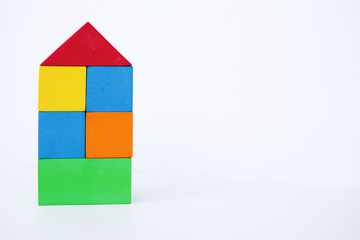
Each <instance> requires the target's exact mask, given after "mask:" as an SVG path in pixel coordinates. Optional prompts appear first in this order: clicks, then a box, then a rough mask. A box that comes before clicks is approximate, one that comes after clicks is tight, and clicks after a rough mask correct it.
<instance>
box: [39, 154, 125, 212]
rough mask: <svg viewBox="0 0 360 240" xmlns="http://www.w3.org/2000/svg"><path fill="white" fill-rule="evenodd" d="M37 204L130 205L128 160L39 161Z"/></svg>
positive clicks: (70, 159)
mask: <svg viewBox="0 0 360 240" xmlns="http://www.w3.org/2000/svg"><path fill="white" fill-rule="evenodd" d="M38 167H39V205H71V204H120V203H131V158H68V159H39V164H38Z"/></svg>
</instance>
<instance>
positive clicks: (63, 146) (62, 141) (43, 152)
mask: <svg viewBox="0 0 360 240" xmlns="http://www.w3.org/2000/svg"><path fill="white" fill-rule="evenodd" d="M84 157H85V112H39V158H84Z"/></svg>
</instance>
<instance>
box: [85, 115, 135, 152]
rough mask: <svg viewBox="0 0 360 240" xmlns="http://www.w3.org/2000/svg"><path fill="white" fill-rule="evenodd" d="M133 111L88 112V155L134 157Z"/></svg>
mask: <svg viewBox="0 0 360 240" xmlns="http://www.w3.org/2000/svg"><path fill="white" fill-rule="evenodd" d="M132 128H133V113H132V112H87V113H86V157H87V158H122V157H132V132H133V131H132Z"/></svg>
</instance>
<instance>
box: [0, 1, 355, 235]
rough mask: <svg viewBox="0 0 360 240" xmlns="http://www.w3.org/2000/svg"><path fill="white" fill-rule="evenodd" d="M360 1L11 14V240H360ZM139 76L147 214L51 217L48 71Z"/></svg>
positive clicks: (87, 4) (4, 68) (3, 163)
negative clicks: (117, 67)
mask: <svg viewBox="0 0 360 240" xmlns="http://www.w3.org/2000/svg"><path fill="white" fill-rule="evenodd" d="M359 12H360V2H359V1H355V0H353V1H350V0H345V1H329V0H323V1H321V0H305V1H267V0H264V1H260V0H255V1H240V0H222V1H212V0H206V1H205V0H204V1H200V0H191V1H190V0H187V1H181V0H177V1H173V0H162V1H161V0H151V1H146V0H143V1H140V0H131V1H130V0H128V1H121V0H119V1H105V0H102V1H91V0H87V1H75V0H72V1H68V0H62V1H56V2H52V1H35V0H32V1H13V0H1V1H0V69H1V72H0V83H1V85H0V107H1V115H0V152H1V155H0V239H276V240H279V239H284V240H285V239H286V240H288V239H291V240H295V239H301V240H303V239H307V240H309V239H316V240H319V239H326V240H331V239H341V240H347V239H360V206H359V205H360V161H359V160H360V148H359V144H360V124H359V123H360V67H359V64H360V44H359V43H360V14H359ZM87 21H90V22H91V23H92V24H93V25H94V26H95V28H97V29H98V30H99V31H100V32H101V33H102V34H103V35H104V36H105V38H107V39H108V40H109V41H110V42H111V43H112V44H113V45H114V46H115V47H116V48H117V49H118V50H119V51H120V52H121V53H122V54H123V55H124V56H125V57H126V58H127V59H128V60H129V61H130V62H131V63H132V64H133V66H134V117H135V118H134V158H133V204H131V205H108V206H56V207H39V206H37V87H38V86H37V84H38V68H39V65H40V63H41V62H42V61H43V60H44V59H45V58H46V57H47V56H48V55H50V54H51V53H52V52H53V51H54V50H55V49H56V48H57V47H58V46H59V45H60V44H62V43H63V42H64V41H65V40H66V39H67V38H68V37H70V35H71V34H73V33H74V32H75V31H76V30H77V29H78V28H80V27H81V26H82V25H83V24H84V23H85V22H87Z"/></svg>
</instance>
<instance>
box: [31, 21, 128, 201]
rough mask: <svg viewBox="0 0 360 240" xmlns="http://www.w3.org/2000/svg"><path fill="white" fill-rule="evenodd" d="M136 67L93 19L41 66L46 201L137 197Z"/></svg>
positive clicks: (41, 166) (41, 180) (41, 170)
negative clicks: (134, 190) (134, 158)
mask: <svg viewBox="0 0 360 240" xmlns="http://www.w3.org/2000/svg"><path fill="white" fill-rule="evenodd" d="M132 93H133V68H132V65H131V63H130V62H129V61H127V60H126V59H125V58H124V57H123V56H122V55H121V54H120V53H119V52H118V51H117V50H116V49H115V48H114V47H113V46H112V45H111V44H110V43H109V42H108V41H107V40H106V39H105V38H104V37H103V36H102V35H101V34H100V33H99V32H98V31H97V30H96V29H95V28H94V27H93V26H92V25H91V24H90V23H86V24H85V25H84V26H83V27H81V28H80V29H79V30H78V31H77V32H76V33H74V34H73V35H72V36H71V37H70V38H69V39H68V40H67V41H66V42H65V43H63V44H62V45H61V46H60V47H59V48H58V49H57V50H56V51H55V52H54V53H53V54H51V55H50V56H49V57H48V58H47V59H46V60H45V61H44V62H43V63H42V64H41V65H40V72H39V102H38V109H39V139H38V140H39V152H38V153H39V156H38V193H39V205H69V204H120V203H131V158H132V154H133V153H132V141H133V137H132V134H133V129H132V128H133V114H132V111H133V109H132V98H133V96H132V95H133V94H132Z"/></svg>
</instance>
